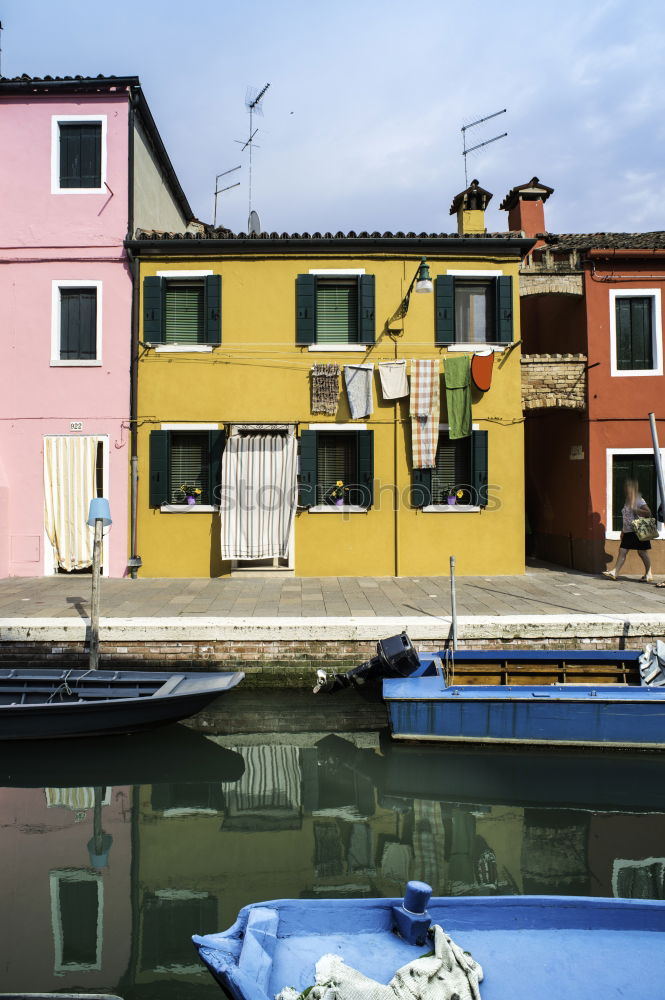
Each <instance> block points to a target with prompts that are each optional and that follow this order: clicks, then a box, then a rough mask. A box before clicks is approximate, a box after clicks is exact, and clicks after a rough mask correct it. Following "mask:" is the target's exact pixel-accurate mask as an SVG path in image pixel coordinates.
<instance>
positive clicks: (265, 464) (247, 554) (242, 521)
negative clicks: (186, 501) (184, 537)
mask: <svg viewBox="0 0 665 1000" xmlns="http://www.w3.org/2000/svg"><path fill="white" fill-rule="evenodd" d="M297 494H298V489H297V451H296V440H295V437H294V435H292V434H289V435H286V434H235V435H232V436H231V437H230V438H229V440H228V441H227V443H226V448H225V449H224V455H223V457H222V495H221V502H220V513H221V517H220V521H221V544H222V559H274V558H278V557H285V556H287V555H288V549H289V538H290V535H291V526H292V524H293V517H294V514H295V510H296V503H297Z"/></svg>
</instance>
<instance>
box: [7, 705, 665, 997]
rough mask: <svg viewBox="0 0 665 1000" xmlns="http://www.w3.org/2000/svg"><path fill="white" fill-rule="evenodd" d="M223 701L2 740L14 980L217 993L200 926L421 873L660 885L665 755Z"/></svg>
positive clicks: (358, 710)
mask: <svg viewBox="0 0 665 1000" xmlns="http://www.w3.org/2000/svg"><path fill="white" fill-rule="evenodd" d="M261 699H262V701H261ZM222 702H223V707H221V708H220V709H219V710H215V709H213V710H210V711H208V712H207V713H205V715H202V716H197V717H196V718H195V719H194V720H192V721H191V722H190V724H188V726H184V725H180V726H174V727H171V728H169V729H164V730H161V731H160V730H156V731H154V732H152V733H149V734H146V735H140V736H139V735H136V736H130V737H114V738H110V739H106V740H98V741H87V740H86V741H78V740H75V741H60V742H59V743H45V744H33V745H30V746H27V745H26V746H19V745H16V744H15V745H12V746H11V747H7V746H6V745H5V747H4V748H2V751H1V752H0V786H2V787H0V822H1V827H2V866H1V869H0V898H1V899H2V923H1V925H0V927H1V931H2V933H0V991H6V992H10V991H17V992H38V991H54V992H55V991H61V992H89V993H101V992H105V991H107V992H112V993H117V994H119V995H120V996H121V997H123V998H125V1000H143V998H146V1000H147V998H150V1000H169V998H178V1000H198V998H202V1000H206V998H210V1000H212V998H214V997H217V996H219V995H221V994H220V992H219V989H218V987H217V986H216V985H215V984H214V982H213V981H212V979H211V978H210V976H209V974H208V973H207V971H206V970H205V969H204V968H203V966H202V965H201V964H200V962H199V960H198V957H197V954H196V952H195V950H194V948H193V946H192V944H191V935H192V934H193V933H197V932H209V931H215V930H221V929H224V928H226V927H228V926H229V925H230V924H231V923H232V922H233V920H234V919H235V916H236V914H237V912H238V910H239V909H240V907H241V906H243V905H244V904H246V903H249V902H252V901H258V900H267V899H274V898H279V897H300V898H319V897H358V896H362V897H371V896H399V895H401V894H402V892H403V888H404V884H405V882H406V881H407V879H409V878H418V879H423V880H425V881H427V882H429V883H430V884H431V885H432V886H433V887H434V891H435V893H436V894H442V895H448V894H451V895H504V894H509V895H514V894H521V893H549V894H554V895H559V894H566V895H570V894H574V895H583V896H584V895H590V896H609V897H615V896H621V897H630V898H637V899H663V898H665V757H661V756H660V755H658V754H620V753H616V752H606V753H572V752H567V753H555V752H551V751H550V752H545V751H540V752H529V751H515V750H510V751H503V752H498V751H496V750H493V751H490V750H486V749H482V748H477V749H469V748H466V749H464V750H455V749H453V748H446V747H438V748H425V747H422V746H421V747H415V746H403V745H398V744H396V743H394V742H391V741H390V739H389V738H388V736H387V734H386V733H385V732H384V731H383V730H382V728H381V723H382V722H383V714H382V711H379V710H378V709H377V708H376V707H375V708H369V709H368V707H367V706H366V705H363V704H362V703H361V702H360V701H359V700H357V701H353V699H352V698H346V699H343V700H342V698H340V700H339V701H335V699H327V700H326V701H325V702H323V703H319V702H317V703H316V708H314V707H313V703H312V701H311V696H310V698H309V699H303V697H302V695H300V694H298V693H293V694H292V695H289V694H283V695H281V696H280V697H276V696H275V697H273V696H272V695H271V694H270V693H265V694H263V695H261V696H260V697H259V698H258V700H257V696H254V702H253V704H252V705H251V706H248V705H247V704H243V702H242V700H239V699H236V700H232V698H231V696H228V700H227V699H222V700H221V701H220V705H221V704H222ZM248 720H249V721H251V720H253V722H254V726H253V731H251V728H250V725H249V721H248Z"/></svg>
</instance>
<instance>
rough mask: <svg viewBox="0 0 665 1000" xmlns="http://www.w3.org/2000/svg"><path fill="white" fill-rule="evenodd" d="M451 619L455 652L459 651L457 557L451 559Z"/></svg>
mask: <svg viewBox="0 0 665 1000" xmlns="http://www.w3.org/2000/svg"><path fill="white" fill-rule="evenodd" d="M450 617H451V619H452V633H453V651H456V650H457V602H456V599H455V556H451V557H450Z"/></svg>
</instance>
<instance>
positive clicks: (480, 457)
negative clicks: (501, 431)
mask: <svg viewBox="0 0 665 1000" xmlns="http://www.w3.org/2000/svg"><path fill="white" fill-rule="evenodd" d="M488 433H489V432H488V431H472V432H471V441H472V443H471V447H472V455H471V485H472V486H473V490H474V493H475V496H472V497H471V503H472V504H474V505H475V506H476V507H486V506H487V475H488V451H487V437H488Z"/></svg>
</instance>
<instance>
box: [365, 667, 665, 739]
mask: <svg viewBox="0 0 665 1000" xmlns="http://www.w3.org/2000/svg"><path fill="white" fill-rule="evenodd" d="M444 656H445V654H443V653H439V654H420V666H419V667H418V668H417V669H416V670H415V671H413V672H412V673H411V674H410V675H409V676H407V677H404V676H402V677H385V678H384V680H383V682H382V683H383V699H384V701H385V703H386V706H387V709H388V716H389V723H390V730H391V733H392V736H393V738H395V739H398V740H415V741H423V740H427V741H429V740H443V741H455V742H462V743H463V742H466V743H488V744H495V743H505V744H511V743H512V744H530V745H543V746H591V747H634V748H636V749H664V748H665V687H663V686H649V685H648V684H645V683H643V684H642V686H639V685H638V684H634V685H631V684H626V683H621V684H607V683H603V682H602V680H601V683H595V684H594V683H585V684H581V683H563V684H556V683H555V684H525V683H518V684H505V685H504V684H473V685H467V684H459V683H455V681H454V674H453V673H452V669H451V663H452V662H453V661H452V660H448V661H447V662H446V660H445V659H444ZM640 656H641V654H640V653H639V652H637V651H635V652H628V653H627V652H625V651H621V652H618V651H617V652H599V651H597V650H589V651H586V650H584V651H571V650H566V651H552V650H519V651H515V652H509V653H506V652H505V651H481V652H477V651H473V650H463V651H458V652H456V653H455V654H454V666H455V667H461V668H462V669H463V668H464V665H465V664H468V663H474V664H478V663H482V664H484V665H485V666H486V667H487V666H491V665H492V664H494V665H495V667H496V669H497V670H498V669H499V666H501V668H502V669H503V668H504V667H506V668H508V669H511V670H512V672H513V674H515V673H517V674H519V672H520V668H522V669H523V673H524V675H526V676H527V677H528V676H531V675H535V676H537V674H538V671H539V670H547V669H549V668H551V667H552V666H556V665H557V664H561V671H560V672H561V673H563V674H564V676H565V675H566V673H568V675H570V673H575V672H576V671H577V674H576V675H577V676H579V674H580V673H583V672H584V671H586V670H589V669H591V670H593V669H594V668H595V667H597V665H598V664H602V669H603V670H607V669H609V668H610V667H611V665H612V663H613V662H615V663H617V664H620V665H621V669H622V670H623V671H624V675H625V672H627V671H628V670H629V669H630V668H632V669H633V671H634V673H635V675H636V676H637V677H638V678H639V673H640V670H639V668H641V666H642V664H643V663H644V660H643V659H642V660H640ZM642 678H643V681H644V679H645V678H644V671H642Z"/></svg>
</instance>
